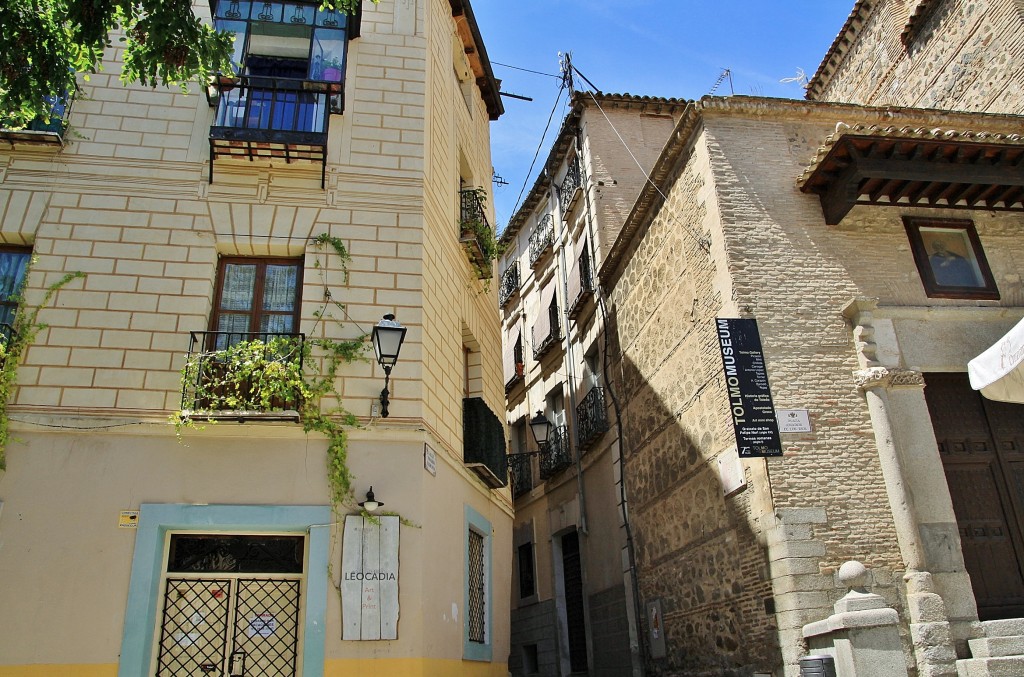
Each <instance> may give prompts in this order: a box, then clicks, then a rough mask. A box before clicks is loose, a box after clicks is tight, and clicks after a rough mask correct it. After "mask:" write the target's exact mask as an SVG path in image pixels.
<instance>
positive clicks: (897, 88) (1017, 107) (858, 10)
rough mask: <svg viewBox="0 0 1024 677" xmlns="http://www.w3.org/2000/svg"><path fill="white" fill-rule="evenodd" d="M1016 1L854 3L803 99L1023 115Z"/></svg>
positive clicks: (1022, 15)
mask: <svg viewBox="0 0 1024 677" xmlns="http://www.w3.org/2000/svg"><path fill="white" fill-rule="evenodd" d="M1022 82H1024V3H1021V2H1020V0H979V1H975V0H858V1H857V3H856V5H855V6H854V9H853V12H852V13H851V14H850V17H849V19H848V20H847V22H846V24H845V25H844V26H843V29H842V30H841V31H840V33H839V35H838V36H837V37H836V39H835V42H834V43H833V44H832V46H831V48H830V49H829V51H828V53H827V54H826V55H825V58H824V60H823V61H822V63H821V66H820V67H819V68H818V71H817V73H815V75H814V77H813V78H811V81H810V83H809V85H808V88H807V98H808V99H812V100H815V101H841V102H847V103H862V104H866V105H872V106H890V105H891V106H913V107H915V108H942V109H952V110H969V111H989V112H993V113H1016V114H1021V113H1024V103H1022V102H1024V85H1022V84H1021V83H1022Z"/></svg>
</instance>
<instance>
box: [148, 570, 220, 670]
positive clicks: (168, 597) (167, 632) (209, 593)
mask: <svg viewBox="0 0 1024 677" xmlns="http://www.w3.org/2000/svg"><path fill="white" fill-rule="evenodd" d="M230 589H231V581H230V580H220V579H203V580H196V579H168V580H167V588H166V591H165V593H164V617H163V624H162V626H161V629H160V647H159V657H158V658H157V668H156V674H157V677H193V676H194V675H203V674H214V675H219V674H221V670H222V667H223V665H224V657H225V651H226V647H227V619H228V606H229V599H230V595H229V591H230Z"/></svg>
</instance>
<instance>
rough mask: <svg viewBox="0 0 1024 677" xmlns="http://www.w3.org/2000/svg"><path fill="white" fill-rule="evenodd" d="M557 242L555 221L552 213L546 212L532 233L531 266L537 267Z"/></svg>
mask: <svg viewBox="0 0 1024 677" xmlns="http://www.w3.org/2000/svg"><path fill="white" fill-rule="evenodd" d="M554 242H555V223H554V219H552V218H551V214H545V215H544V218H542V219H541V220H540V221H539V222H538V223H537V227H536V228H534V229H533V232H532V233H530V266H531V267H533V268H536V267H537V263H538V262H540V260H541V258H542V257H543V256H544V254H545V253H547V252H548V251H549V250H550V249H551V245H552V244H554Z"/></svg>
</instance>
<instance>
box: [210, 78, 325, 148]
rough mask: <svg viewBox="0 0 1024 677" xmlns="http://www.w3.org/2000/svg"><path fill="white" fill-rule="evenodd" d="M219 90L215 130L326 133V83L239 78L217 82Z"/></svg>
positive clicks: (288, 79)
mask: <svg viewBox="0 0 1024 677" xmlns="http://www.w3.org/2000/svg"><path fill="white" fill-rule="evenodd" d="M219 89H220V97H219V100H218V102H217V116H216V117H215V118H214V121H213V127H214V128H223V129H225V130H247V131H252V132H262V133H264V135H265V134H268V133H271V132H281V133H289V132H291V133H296V134H316V135H322V134H326V133H327V121H328V119H329V116H330V112H331V111H330V101H329V99H330V96H331V91H330V90H331V87H330V85H329V84H328V83H325V82H317V81H315V80H304V79H300V78H279V77H270V76H263V75H260V76H256V75H238V76H234V77H232V78H230V79H226V80H225V81H224V82H223V83H220V84H219ZM250 136H251V135H250ZM255 138H259V137H258V136H257V137H255Z"/></svg>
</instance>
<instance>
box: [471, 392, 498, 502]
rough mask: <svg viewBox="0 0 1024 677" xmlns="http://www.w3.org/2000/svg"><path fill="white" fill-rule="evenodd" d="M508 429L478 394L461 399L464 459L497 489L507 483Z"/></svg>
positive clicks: (487, 483) (488, 483)
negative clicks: (506, 445) (506, 448)
mask: <svg viewBox="0 0 1024 677" xmlns="http://www.w3.org/2000/svg"><path fill="white" fill-rule="evenodd" d="M507 458H508V455H507V454H506V453H505V429H504V427H503V426H502V424H501V421H500V420H499V419H498V417H497V416H495V415H494V412H492V411H491V410H490V408H489V407H488V406H487V403H486V402H484V401H483V399H482V398H479V397H467V398H465V399H463V400H462V461H463V463H465V464H466V467H467V468H469V469H470V470H472V471H473V472H475V473H476V474H477V475H478V476H479V477H480V479H481V480H483V481H484V484H486V485H487V486H489V487H491V488H492V489H498V488H500V487H503V486H505V485H506V484H508V461H507Z"/></svg>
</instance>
